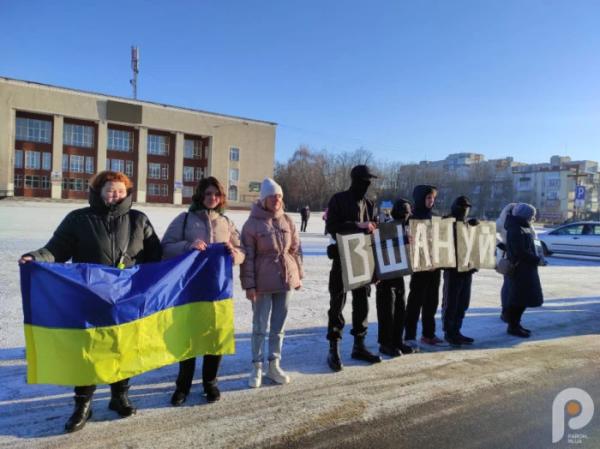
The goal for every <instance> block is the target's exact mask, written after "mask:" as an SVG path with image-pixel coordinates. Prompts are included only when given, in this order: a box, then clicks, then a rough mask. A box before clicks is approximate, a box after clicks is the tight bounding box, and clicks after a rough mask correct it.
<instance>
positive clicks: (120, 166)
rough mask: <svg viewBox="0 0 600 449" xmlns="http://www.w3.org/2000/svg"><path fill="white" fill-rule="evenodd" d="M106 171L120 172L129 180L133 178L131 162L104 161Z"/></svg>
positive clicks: (118, 160) (121, 160) (120, 160)
mask: <svg viewBox="0 0 600 449" xmlns="http://www.w3.org/2000/svg"><path fill="white" fill-rule="evenodd" d="M106 169H107V170H112V171H120V172H123V173H125V174H126V175H127V176H129V177H130V178H131V177H133V161H127V160H123V159H106Z"/></svg>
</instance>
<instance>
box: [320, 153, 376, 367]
mask: <svg viewBox="0 0 600 449" xmlns="http://www.w3.org/2000/svg"><path fill="white" fill-rule="evenodd" d="M350 177H351V180H352V182H351V185H350V188H349V189H348V190H346V191H343V192H338V193H336V194H335V195H333V196H332V197H331V199H330V200H329V205H328V208H327V224H326V229H327V232H328V233H329V234H331V236H332V237H333V238H334V239H337V235H338V234H342V235H343V234H354V233H360V232H362V233H365V234H371V233H372V232H373V231H374V230H375V228H376V224H375V222H374V219H373V202H371V201H370V200H368V199H367V198H365V194H366V193H367V189H368V188H369V185H370V184H371V179H372V178H376V177H377V176H375V175H374V174H372V173H371V171H370V170H369V168H368V167H367V166H366V165H357V166H355V167H354V168H352V171H351V172H350ZM327 255H328V256H329V258H330V259H332V264H331V271H330V272H329V295H330V303H329V312H328V316H329V322H328V326H327V339H328V340H329V354H328V356H327V364H328V365H329V367H330V368H331V369H332V370H333V371H341V370H342V368H343V365H342V360H341V357H340V352H339V345H340V340H341V338H342V330H343V328H344V324H345V320H344V316H343V314H342V311H343V309H344V306H345V304H346V292H345V291H344V284H343V280H342V265H341V261H340V255H339V251H338V248H337V245H336V244H332V245H330V246H329V247H328V248H327ZM368 296H369V295H368V286H364V287H360V288H357V289H354V290H352V331H351V333H352V335H353V336H354V346H353V348H352V358H354V359H358V360H364V361H366V362H369V363H377V362H381V358H380V357H379V356H377V355H375V354H373V353H371V352H370V351H369V350H368V349H367V347H366V346H365V337H366V335H367V329H368V328H367V326H368V321H367V319H368V318H367V317H368V314H369V303H368Z"/></svg>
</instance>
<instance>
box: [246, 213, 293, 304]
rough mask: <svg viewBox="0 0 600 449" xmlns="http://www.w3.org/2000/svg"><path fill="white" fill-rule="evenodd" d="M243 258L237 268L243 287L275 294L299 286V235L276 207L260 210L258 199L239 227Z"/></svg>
mask: <svg viewBox="0 0 600 449" xmlns="http://www.w3.org/2000/svg"><path fill="white" fill-rule="evenodd" d="M242 244H243V245H244V249H245V250H246V260H245V261H244V263H243V264H242V266H241V267H240V280H241V281H242V288H243V289H244V290H248V289H251V288H253V289H256V292H257V293H258V294H261V293H276V292H283V291H288V290H292V289H295V288H298V287H300V285H301V283H300V281H301V279H302V278H303V277H304V271H303V269H302V249H301V247H300V236H299V235H298V231H297V229H296V226H295V225H294V223H293V222H292V220H291V219H290V218H289V217H288V216H287V215H285V214H284V213H283V210H280V211H278V212H276V213H273V212H270V211H267V210H265V209H263V207H262V206H261V204H260V201H257V202H256V203H254V205H253V206H252V211H251V212H250V218H248V221H246V223H245V224H244V227H243V228H242Z"/></svg>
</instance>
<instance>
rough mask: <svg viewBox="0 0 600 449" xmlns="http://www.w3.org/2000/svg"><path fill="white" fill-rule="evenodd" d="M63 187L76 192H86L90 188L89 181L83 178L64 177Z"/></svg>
mask: <svg viewBox="0 0 600 449" xmlns="http://www.w3.org/2000/svg"><path fill="white" fill-rule="evenodd" d="M62 188H63V189H65V190H74V191H76V192H85V191H86V190H87V188H88V181H87V179H83V178H63V180H62Z"/></svg>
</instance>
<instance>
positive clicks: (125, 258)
mask: <svg viewBox="0 0 600 449" xmlns="http://www.w3.org/2000/svg"><path fill="white" fill-rule="evenodd" d="M132 188H133V184H132V182H131V180H130V179H129V178H128V177H127V175H125V174H124V173H120V172H113V171H103V172H100V173H98V174H97V175H96V176H95V177H94V178H92V180H91V182H90V191H89V203H90V206H89V207H85V208H82V209H76V210H74V211H72V212H70V213H69V214H68V215H67V216H66V217H65V218H64V219H63V221H62V223H61V224H60V225H59V226H58V228H57V229H56V231H54V235H53V236H52V238H51V239H50V241H49V242H48V243H46V245H45V246H44V247H43V248H40V249H38V250H37V251H32V252H30V253H27V254H24V255H23V256H21V259H19V263H27V262H31V261H33V260H35V261H41V262H67V261H68V260H69V259H70V260H72V261H73V262H74V263H95V264H102V265H109V266H113V267H117V266H118V267H130V266H132V265H136V264H139V263H144V262H157V261H159V260H160V259H161V247H160V241H159V239H158V236H157V235H156V233H155V232H154V229H153V228H152V225H151V224H150V221H149V220H148V217H147V216H146V215H144V214H143V213H142V212H140V211H137V210H134V209H131V203H132V197H131V191H132ZM95 390H96V386H95V385H88V386H78V387H75V411H74V412H73V414H72V415H71V417H70V418H69V419H68V421H67V422H66V424H65V430H66V431H67V432H74V431H77V430H80V429H81V428H83V426H84V425H85V423H86V421H87V420H88V419H89V418H90V417H91V416H92V407H91V402H92V395H93V394H94V391H95ZM110 390H111V400H110V402H109V404H108V407H109V408H110V409H111V410H114V411H116V412H117V413H118V414H119V415H120V416H122V417H127V416H131V415H133V414H135V412H136V409H135V407H134V406H133V405H132V404H131V403H130V402H129V398H128V396H127V391H128V390H129V379H124V380H121V381H119V382H116V383H113V384H111V385H110Z"/></svg>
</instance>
